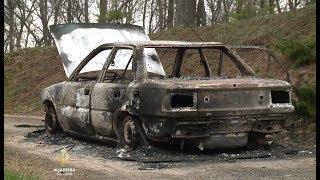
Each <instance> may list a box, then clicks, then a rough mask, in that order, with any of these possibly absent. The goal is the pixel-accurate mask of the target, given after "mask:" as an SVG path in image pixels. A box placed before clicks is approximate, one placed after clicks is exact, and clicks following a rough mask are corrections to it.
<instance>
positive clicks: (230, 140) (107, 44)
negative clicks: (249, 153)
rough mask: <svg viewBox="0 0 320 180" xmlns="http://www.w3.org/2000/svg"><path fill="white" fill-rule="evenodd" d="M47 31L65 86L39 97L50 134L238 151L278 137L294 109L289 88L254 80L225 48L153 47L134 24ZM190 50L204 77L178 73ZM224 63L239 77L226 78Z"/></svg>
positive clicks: (162, 43) (129, 143)
mask: <svg viewBox="0 0 320 180" xmlns="http://www.w3.org/2000/svg"><path fill="white" fill-rule="evenodd" d="M51 30H52V32H53V35H54V38H55V42H56V45H57V48H58V50H59V54H60V56H61V59H62V62H63V65H64V69H65V72H66V74H67V76H68V80H67V81H64V82H61V83H58V84H54V85H52V86H50V87H47V88H46V89H44V90H43V91H42V100H43V103H44V104H45V106H46V118H45V125H46V130H47V132H48V133H49V134H54V133H56V132H58V131H59V130H63V131H66V132H69V133H73V134H76V135H80V136H85V137H93V138H98V139H110V140H115V141H118V142H120V143H121V144H122V145H125V146H127V147H131V148H133V147H137V145H139V144H141V143H142V142H143V141H142V140H143V139H147V140H150V141H153V142H154V141H170V140H181V142H184V141H185V140H188V141H190V142H194V143H195V144H196V145H199V148H200V149H203V148H221V147H239V146H245V145H246V144H247V143H248V139H249V138H250V137H249V136H250V135H251V134H259V135H260V136H261V135H262V136H263V137H265V135H268V134H272V133H275V132H279V131H281V130H282V129H281V128H282V127H281V126H282V123H283V121H284V120H285V118H286V115H287V114H288V113H290V112H292V111H293V110H294V107H293V106H292V103H291V95H290V94H291V93H290V91H291V85H290V83H288V82H286V81H281V80H275V79H262V78H258V77H256V75H255V72H254V71H253V70H252V69H251V68H250V67H249V66H248V65H247V64H246V63H245V62H244V61H243V60H242V59H241V58H240V57H239V56H238V55H237V54H235V53H234V52H233V51H232V50H230V49H229V48H228V47H227V46H225V45H224V44H222V43H216V42H174V41H150V40H149V38H148V37H147V36H146V35H145V34H144V32H143V29H142V28H140V27H138V26H125V25H113V24H108V25H101V24H65V25H57V26H53V27H51ZM110 36H111V37H110ZM164 48H167V49H171V50H173V52H174V54H173V55H174V59H172V60H171V59H170V60H168V59H166V62H167V63H171V64H173V67H172V68H171V69H169V70H171V72H169V73H168V72H167V73H166V72H165V70H164V68H163V66H162V63H161V61H164V59H161V58H159V57H160V56H159V54H161V53H162V54H168V52H167V51H161V49H164ZM92 49H93V50H92ZM189 50H191V51H194V53H195V54H197V55H198V58H196V59H197V61H199V62H198V63H199V64H200V67H201V69H202V71H203V76H184V75H183V72H182V71H181V69H182V66H183V64H188V63H189V62H188V61H186V58H187V57H191V56H193V55H190V53H189ZM211 50H216V51H219V56H218V57H219V61H217V62H216V63H208V56H207V57H205V55H204V52H205V51H208V52H209V51H211ZM157 52H160V53H159V54H158V53H157ZM226 58H228V60H229V61H230V62H229V63H231V64H233V66H234V67H235V68H236V69H237V70H238V71H239V72H240V75H241V76H236V77H227V76H225V75H224V74H223V72H222V70H223V67H226V66H227V65H226V64H225V63H224V59H226ZM160 60H161V61H160ZM213 64H214V65H216V66H217V68H216V72H214V71H213V70H212V68H211V66H213ZM189 68H190V67H189ZM193 68H194V67H191V69H193ZM167 69H168V68H167ZM191 71H193V70H191ZM194 71H195V70H194Z"/></svg>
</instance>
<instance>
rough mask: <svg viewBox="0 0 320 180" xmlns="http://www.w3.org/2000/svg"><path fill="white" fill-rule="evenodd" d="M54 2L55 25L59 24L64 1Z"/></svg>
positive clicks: (57, 0)
mask: <svg viewBox="0 0 320 180" xmlns="http://www.w3.org/2000/svg"><path fill="white" fill-rule="evenodd" d="M54 2H55V4H54V16H53V24H58V18H59V15H60V8H61V3H62V0H55V1H54Z"/></svg>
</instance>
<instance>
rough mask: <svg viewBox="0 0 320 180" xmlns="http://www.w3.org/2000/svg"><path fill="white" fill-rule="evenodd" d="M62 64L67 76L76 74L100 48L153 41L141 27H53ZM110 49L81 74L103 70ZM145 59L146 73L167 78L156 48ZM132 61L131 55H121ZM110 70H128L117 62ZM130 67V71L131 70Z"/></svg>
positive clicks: (150, 50)
mask: <svg viewBox="0 0 320 180" xmlns="http://www.w3.org/2000/svg"><path fill="white" fill-rule="evenodd" d="M50 30H51V33H52V35H53V38H54V41H55V43H56V46H57V49H58V52H59V55H60V58H61V60H62V64H63V67H64V70H65V73H66V75H67V77H70V75H71V74H72V73H73V71H74V70H75V69H76V67H77V66H78V65H79V64H80V62H81V61H82V60H83V59H84V58H85V57H86V56H87V55H88V54H89V53H90V52H91V51H92V50H94V49H95V48H97V47H98V46H99V45H102V44H106V43H112V42H128V41H129V42H130V41H150V39H149V37H148V36H147V35H146V34H145V32H144V30H143V28H142V27H140V26H134V25H120V24H102V23H70V24H59V25H52V26H50ZM110 52H111V50H105V51H103V52H101V53H99V54H98V55H97V56H96V57H94V58H93V59H92V60H91V61H90V62H89V63H88V64H87V65H86V66H85V67H84V68H83V69H82V70H81V72H90V71H97V70H101V69H102V66H103V64H104V63H105V61H106V59H107V57H108V55H109V54H110ZM144 55H145V56H144V58H145V61H146V65H147V71H148V72H152V73H156V74H160V75H165V72H164V69H163V67H162V65H161V62H160V61H155V60H154V59H155V57H156V59H159V58H157V57H158V55H157V53H156V51H155V50H154V49H146V50H145V51H144ZM121 56H122V57H124V56H128V57H124V58H125V59H129V58H130V56H131V53H124V54H121ZM115 63H116V64H115V65H113V66H110V68H109V69H117V70H121V69H125V67H126V65H127V62H115ZM131 67H132V66H131V65H130V66H129V67H128V69H131Z"/></svg>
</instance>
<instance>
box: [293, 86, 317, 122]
mask: <svg viewBox="0 0 320 180" xmlns="http://www.w3.org/2000/svg"><path fill="white" fill-rule="evenodd" d="M294 91H295V94H296V95H297V98H298V99H297V100H296V101H293V104H294V106H295V111H294V114H295V115H296V116H298V117H303V118H310V117H315V115H316V89H315V86H309V85H303V86H299V87H296V88H294Z"/></svg>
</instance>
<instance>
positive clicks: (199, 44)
mask: <svg viewBox="0 0 320 180" xmlns="http://www.w3.org/2000/svg"><path fill="white" fill-rule="evenodd" d="M103 46H142V47H147V48H148V47H150V48H156V47H165V48H175V47H217V46H220V47H225V45H224V44H223V43H220V42H190V41H127V42H114V43H106V44H103Z"/></svg>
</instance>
